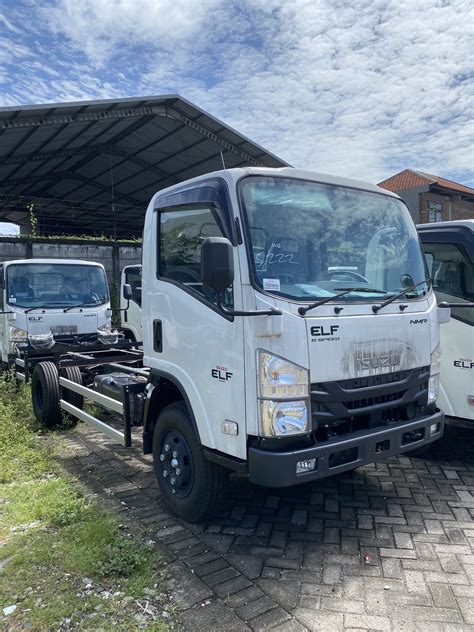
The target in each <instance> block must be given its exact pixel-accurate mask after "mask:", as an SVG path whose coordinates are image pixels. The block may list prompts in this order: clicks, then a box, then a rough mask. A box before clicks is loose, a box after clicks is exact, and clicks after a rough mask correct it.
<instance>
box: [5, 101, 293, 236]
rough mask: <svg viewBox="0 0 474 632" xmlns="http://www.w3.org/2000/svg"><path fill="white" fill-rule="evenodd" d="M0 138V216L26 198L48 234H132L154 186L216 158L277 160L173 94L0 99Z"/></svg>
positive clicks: (209, 166) (211, 164) (215, 164)
mask: <svg viewBox="0 0 474 632" xmlns="http://www.w3.org/2000/svg"><path fill="white" fill-rule="evenodd" d="M0 139H1V140H0V221H1V220H8V218H10V219H11V218H12V217H13V216H14V217H15V218H16V219H17V221H18V217H20V220H21V217H24V216H25V213H26V214H27V211H25V206H26V205H27V203H28V201H29V200H30V201H31V200H34V202H35V209H36V212H37V213H38V219H39V222H40V228H41V227H42V226H43V227H45V226H49V227H51V231H50V232H56V233H57V232H64V233H71V232H72V233H77V232H96V233H101V232H108V233H109V234H111V231H112V230H115V231H118V233H120V234H122V235H124V234H125V233H127V232H128V233H131V232H134V233H135V234H139V233H140V232H141V230H142V226H143V217H144V213H145V210H146V205H147V203H148V201H149V200H150V198H151V197H152V196H153V194H154V193H156V192H157V191H158V190H160V189H162V188H165V187H167V186H169V185H171V184H175V183H177V182H181V181H183V180H187V179H188V178H192V177H194V176H198V175H202V174H205V173H208V172H210V171H215V170H217V169H221V168H222V164H223V161H224V162H225V166H226V167H240V166H247V165H254V166H266V167H282V166H286V165H287V163H285V162H284V161H283V160H281V159H280V158H278V157H277V156H275V155H273V154H272V153H270V152H268V151H266V150H265V149H263V148H262V147H260V146H259V145H257V144H256V143H254V142H252V141H251V140H249V139H248V138H246V137H245V136H243V135H242V134H239V133H238V132H236V131H235V130H233V129H232V128H230V127H229V126H228V125H226V124H224V123H222V122H221V121H219V120H218V119H216V118H215V117H213V116H211V115H210V114H208V113H207V112H205V111H204V110H201V109H200V108H198V107H197V106H195V105H194V104H192V103H190V102H189V101H186V100H185V99H183V98H182V97H180V96H177V95H171V96H152V97H140V98H129V99H110V100H103V101H88V102H79V103H54V104H45V105H33V106H24V107H23V106H15V107H6V108H0ZM22 207H23V210H22ZM22 213H23V215H22ZM53 228H54V231H53ZM46 232H47V231H46Z"/></svg>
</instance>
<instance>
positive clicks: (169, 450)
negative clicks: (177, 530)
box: [153, 402, 228, 522]
mask: <svg viewBox="0 0 474 632" xmlns="http://www.w3.org/2000/svg"><path fill="white" fill-rule="evenodd" d="M153 462H154V467H155V475H156V478H157V480H158V484H159V486H160V490H161V493H162V494H163V496H164V499H165V501H166V503H167V505H168V506H169V508H170V509H171V510H172V511H173V512H174V513H175V514H176V515H177V516H179V517H180V518H183V519H184V520H187V521H188V522H198V521H200V520H204V519H205V518H207V517H209V516H211V515H212V513H213V511H214V509H215V508H216V506H217V505H218V503H219V501H220V499H221V498H222V496H223V494H224V491H225V488H226V484H227V480H228V471H227V470H226V469H224V468H223V467H221V466H219V465H217V464H215V463H211V462H210V461H208V460H207V459H206V458H205V456H204V453H203V450H202V446H201V444H200V442H199V439H198V438H197V437H196V433H195V432H194V429H193V426H192V421H191V418H190V415H189V412H188V409H187V408H186V405H185V404H184V402H175V403H173V404H170V405H169V406H166V408H164V409H163V410H162V411H161V413H160V415H159V416H158V419H157V421H156V425H155V430H154V433H153Z"/></svg>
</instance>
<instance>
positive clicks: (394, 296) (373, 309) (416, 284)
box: [372, 279, 432, 314]
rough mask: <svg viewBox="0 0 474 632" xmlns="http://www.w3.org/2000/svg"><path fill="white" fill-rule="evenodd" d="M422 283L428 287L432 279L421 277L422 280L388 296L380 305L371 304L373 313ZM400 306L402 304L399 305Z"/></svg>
mask: <svg viewBox="0 0 474 632" xmlns="http://www.w3.org/2000/svg"><path fill="white" fill-rule="evenodd" d="M423 283H426V284H427V285H428V287H429V286H430V285H431V283H432V280H431V279H423V281H419V282H418V283H414V284H413V285H410V287H407V289H406V290H403V292H399V293H398V294H394V295H393V296H391V297H390V298H388V299H387V300H386V301H384V302H383V303H380V305H372V311H373V312H374V314H376V313H377V312H379V311H380V310H381V309H382V308H383V307H385V306H386V305H390V303H393V301H396V300H397V298H400V297H401V296H405V294H409V293H410V292H413V290H414V289H416V288H417V287H418V286H419V285H423ZM400 307H402V306H400ZM405 307H406V306H405ZM402 311H403V310H402Z"/></svg>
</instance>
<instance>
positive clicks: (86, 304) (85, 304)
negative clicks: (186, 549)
mask: <svg viewBox="0 0 474 632" xmlns="http://www.w3.org/2000/svg"><path fill="white" fill-rule="evenodd" d="M96 305H97V303H79V305H71V306H70V307H67V308H66V309H65V310H64V313H66V312H69V311H71V309H75V308H76V307H95V306H96Z"/></svg>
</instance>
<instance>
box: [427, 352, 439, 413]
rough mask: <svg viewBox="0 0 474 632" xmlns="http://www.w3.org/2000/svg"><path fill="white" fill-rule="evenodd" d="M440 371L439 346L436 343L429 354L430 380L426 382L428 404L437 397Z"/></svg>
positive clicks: (432, 402)
mask: <svg viewBox="0 0 474 632" xmlns="http://www.w3.org/2000/svg"><path fill="white" fill-rule="evenodd" d="M440 371H441V347H440V345H438V346H437V347H436V349H434V350H433V352H432V354H431V364H430V380H429V383H428V404H434V402H435V401H436V400H437V399H438V397H439V373H440Z"/></svg>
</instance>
